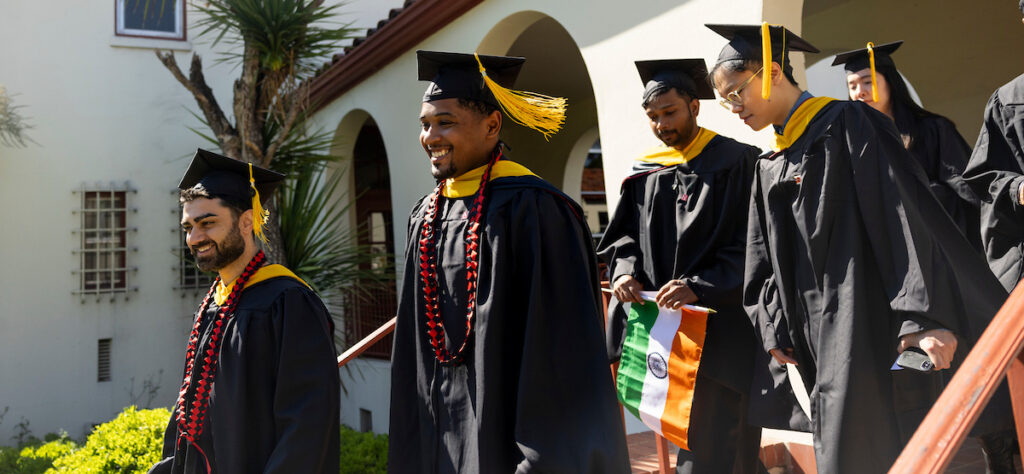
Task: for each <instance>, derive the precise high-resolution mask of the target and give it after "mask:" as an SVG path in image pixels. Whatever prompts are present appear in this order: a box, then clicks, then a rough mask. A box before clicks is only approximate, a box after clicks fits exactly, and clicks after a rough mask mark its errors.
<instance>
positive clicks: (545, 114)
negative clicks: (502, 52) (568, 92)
mask: <svg viewBox="0 0 1024 474" xmlns="http://www.w3.org/2000/svg"><path fill="white" fill-rule="evenodd" d="M416 59H417V62H418V74H419V80H421V81H430V85H429V86H427V90H426V92H425V93H424V94H423V102H433V101H435V100H442V99H470V100H477V101H481V102H484V103H487V104H491V105H493V106H495V107H500V108H501V109H502V110H503V111H504V112H505V114H506V115H507V116H508V117H509V118H511V119H512V121H514V122H516V123H518V124H520V125H523V126H526V127H530V128H532V129H534V130H537V131H539V132H541V133H542V134H544V138H545V139H546V138H548V137H549V136H550V135H552V134H554V133H557V132H558V130H559V129H561V127H562V124H563V123H565V108H566V100H565V99H563V98H558V97H548V96H545V95H541V94H535V93H533V92H522V91H515V90H511V87H512V84H513V83H515V81H516V77H518V76H519V70H520V69H521V68H522V67H523V63H525V62H526V59H525V58H519V57H510V56H488V55H478V54H465V53H450V52H442V51H422V50H421V51H416Z"/></svg>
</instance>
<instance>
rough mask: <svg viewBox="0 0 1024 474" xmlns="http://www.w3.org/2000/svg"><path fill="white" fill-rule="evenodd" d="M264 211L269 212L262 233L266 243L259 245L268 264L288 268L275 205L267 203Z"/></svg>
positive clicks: (270, 201)
mask: <svg viewBox="0 0 1024 474" xmlns="http://www.w3.org/2000/svg"><path fill="white" fill-rule="evenodd" d="M266 209H267V210H268V211H270V220H268V221H267V223H266V225H265V226H264V227H263V232H264V234H265V235H266V236H267V242H266V243H263V242H259V244H260V246H261V247H262V248H263V252H264V253H265V254H267V261H268V263H279V264H281V265H284V266H288V255H287V253H286V252H285V250H284V241H283V239H282V236H281V224H280V222H281V221H280V219H278V217H277V204H276V203H275V202H274V200H273V199H271V200H269V201H267V207H266ZM257 241H259V239H257Z"/></svg>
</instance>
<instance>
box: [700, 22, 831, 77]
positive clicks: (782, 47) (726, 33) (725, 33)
mask: <svg viewBox="0 0 1024 474" xmlns="http://www.w3.org/2000/svg"><path fill="white" fill-rule="evenodd" d="M704 26H706V27H708V28H711V30H712V31H714V32H715V33H718V34H719V35H721V36H722V37H724V38H725V39H727V40H729V44H727V45H725V47H723V48H722V52H721V53H719V55H718V61H717V62H715V64H721V63H723V62H725V61H732V60H734V59H754V60H757V61H763V55H762V49H761V29H762V25H711V24H705V25H704ZM768 29H769V31H770V33H769V37H770V38H769V39H770V40H771V52H772V61H773V62H777V63H779V64H781V65H782V69H783V71H785V72H789V73H791V72H792V71H793V68H792V66H790V64H789V53H790V52H791V51H804V52H808V53H818V52H820V51H818V48H815V47H814V46H813V45H812V44H811V43H808V42H807V41H806V40H804V39H803V38H801V37H799V36H797V35H796V33H793V32H792V31H789V29H788V28H786V27H784V26H776V25H769V26H768ZM765 66H766V67H767V65H765Z"/></svg>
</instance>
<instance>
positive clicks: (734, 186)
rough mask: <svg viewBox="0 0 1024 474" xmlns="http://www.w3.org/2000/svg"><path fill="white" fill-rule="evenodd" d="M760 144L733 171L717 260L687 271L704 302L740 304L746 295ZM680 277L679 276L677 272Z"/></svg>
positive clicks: (723, 213)
mask: <svg viewBox="0 0 1024 474" xmlns="http://www.w3.org/2000/svg"><path fill="white" fill-rule="evenodd" d="M756 151H757V149H756V148H747V149H746V151H745V153H744V156H743V157H742V158H741V159H740V161H739V163H738V164H737V165H736V166H735V167H734V168H733V169H732V170H731V171H730V172H729V175H728V179H729V183H728V187H727V191H728V195H729V199H728V201H727V203H726V204H725V206H724V207H725V209H723V212H722V213H721V214H720V216H721V221H722V222H723V225H722V228H721V233H722V234H723V235H722V236H721V237H718V238H719V239H721V241H722V245H721V246H720V247H718V249H717V250H716V252H715V257H714V263H712V264H710V265H708V266H705V267H703V268H701V269H700V270H698V271H697V272H696V274H694V275H684V276H682V277H683V279H684V280H685V281H686V284H687V286H689V287H690V289H691V290H693V292H694V294H696V295H697V298H698V299H699V300H700V303H701V304H704V305H706V306H709V307H711V308H717V307H727V306H734V305H737V304H738V303H739V302H740V301H742V298H743V272H744V269H743V261H744V258H745V254H746V248H747V218H748V205H749V203H750V185H751V180H752V175H753V171H752V169H753V163H754V159H755V156H756V155H755V152H756ZM677 278H679V276H677Z"/></svg>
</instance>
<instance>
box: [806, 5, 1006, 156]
mask: <svg viewBox="0 0 1024 474" xmlns="http://www.w3.org/2000/svg"><path fill="white" fill-rule="evenodd" d="M909 18H913V19H914V21H907V20H908V19H909ZM1020 18H1021V13H1020V10H1018V9H1017V4H1016V3H1014V2H1005V3H1004V2H943V3H942V8H937V9H922V8H920V5H919V4H915V3H912V2H890V1H886V0H861V1H854V0H805V1H804V3H803V14H802V34H801V36H803V37H804V38H806V39H807V40H808V41H810V42H811V43H812V44H814V45H815V46H817V47H818V48H819V49H821V51H822V52H821V54H817V55H807V63H808V64H811V63H813V62H815V61H818V60H819V59H821V58H823V57H826V56H831V55H834V54H836V53H838V52H842V51H848V50H851V49H856V48H863V47H864V45H865V44H866V43H867V42H868V41H872V42H874V43H875V44H881V43H888V42H890V41H897V40H903V41H904V44H903V46H901V47H900V49H899V50H898V51H896V53H895V54H894V55H893V59H894V60H895V61H896V65H897V67H898V68H899V69H900V71H901V72H902V73H903V75H904V77H905V78H906V77H910V78H912V79H914V81H915V84H914V85H915V86H916V88H917V93H918V94H919V95H920V100H921V102H923V103H924V105H925V106H926V107H927V108H928V110H931V111H934V112H936V113H939V114H942V115H944V116H946V117H948V118H949V119H950V120H952V121H953V122H954V123H955V124H956V125H957V128H958V129H959V131H960V133H961V134H962V135H963V136H964V138H965V139H967V142H968V143H974V140H975V138H976V137H977V133H978V130H979V129H980V127H981V120H982V112H983V110H984V107H985V103H986V101H987V100H988V98H989V96H990V95H991V94H992V92H993V91H994V90H995V89H996V88H997V87H999V86H1001V85H1002V84H1003V83H1005V82H1006V81H1008V80H1010V79H1012V78H1014V77H1016V76H1017V75H1019V74H1020V72H1021V71H1020V66H1019V65H1020V64H1021V63H1022V62H1024V50H1022V49H1020V48H1012V47H1007V45H1016V44H1021V43H1022V42H1024V27H1022V26H1021V23H1020ZM828 64H831V61H829V62H828ZM835 69H841V68H835ZM807 82H808V85H809V86H810V87H811V88H812V89H813V88H816V87H819V85H818V84H816V83H815V80H814V78H812V77H810V75H809V76H808V79H807ZM840 84H844V82H840ZM812 92H813V91H812ZM829 95H831V94H829ZM839 97H845V96H842V95H840V96H839Z"/></svg>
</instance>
